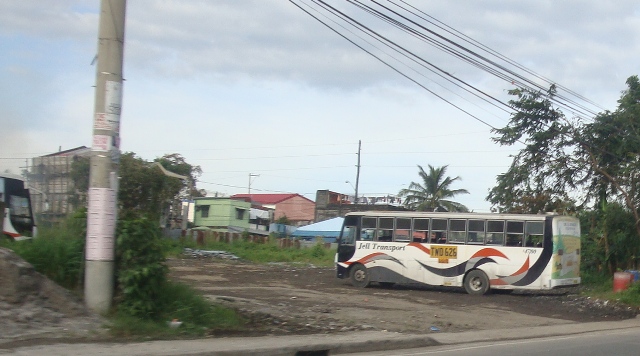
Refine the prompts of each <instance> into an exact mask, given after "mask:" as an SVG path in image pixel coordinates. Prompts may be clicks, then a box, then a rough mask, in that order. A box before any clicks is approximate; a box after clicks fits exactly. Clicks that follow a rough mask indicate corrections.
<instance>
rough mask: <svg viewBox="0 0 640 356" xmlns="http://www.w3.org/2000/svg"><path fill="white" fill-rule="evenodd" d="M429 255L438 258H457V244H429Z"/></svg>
mask: <svg viewBox="0 0 640 356" xmlns="http://www.w3.org/2000/svg"><path fill="white" fill-rule="evenodd" d="M431 257H432V258H438V259H449V258H453V259H456V258H458V246H439V245H431Z"/></svg>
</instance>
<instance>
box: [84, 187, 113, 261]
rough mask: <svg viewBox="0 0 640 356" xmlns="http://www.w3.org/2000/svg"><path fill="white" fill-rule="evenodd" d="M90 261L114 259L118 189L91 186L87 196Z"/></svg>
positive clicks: (88, 252) (87, 257)
mask: <svg viewBox="0 0 640 356" xmlns="http://www.w3.org/2000/svg"><path fill="white" fill-rule="evenodd" d="M87 198H88V199H87V200H88V211H87V247H86V259H87V260H88V261H113V260H114V245H115V231H116V191H115V190H114V189H109V188H90V189H89V192H88V196H87Z"/></svg>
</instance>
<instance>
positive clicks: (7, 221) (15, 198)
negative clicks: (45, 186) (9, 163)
mask: <svg viewBox="0 0 640 356" xmlns="http://www.w3.org/2000/svg"><path fill="white" fill-rule="evenodd" d="M0 213H1V214H2V215H1V216H0V217H1V219H0V224H2V225H1V226H0V227H1V228H2V235H4V236H6V237H8V238H9V239H11V240H14V241H20V240H28V239H31V238H33V237H34V236H35V235H36V231H37V227H36V224H35V220H34V218H33V210H32V209H31V197H30V196H29V189H27V186H26V184H25V182H24V180H23V179H22V178H21V177H20V176H16V175H12V174H8V173H0ZM2 235H0V238H1V237H2Z"/></svg>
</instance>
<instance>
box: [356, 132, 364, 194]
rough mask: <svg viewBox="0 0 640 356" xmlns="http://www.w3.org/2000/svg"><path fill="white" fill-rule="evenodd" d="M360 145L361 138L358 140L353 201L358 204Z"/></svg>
mask: <svg viewBox="0 0 640 356" xmlns="http://www.w3.org/2000/svg"><path fill="white" fill-rule="evenodd" d="M361 147H362V140H358V165H357V166H356V167H357V168H358V170H357V171H356V196H355V203H356V204H358V184H359V183H360V149H361Z"/></svg>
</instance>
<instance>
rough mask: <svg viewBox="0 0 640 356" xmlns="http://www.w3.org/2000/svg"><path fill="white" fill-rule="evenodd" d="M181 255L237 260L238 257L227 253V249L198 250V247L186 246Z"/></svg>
mask: <svg viewBox="0 0 640 356" xmlns="http://www.w3.org/2000/svg"><path fill="white" fill-rule="evenodd" d="M182 254H183V255H186V256H189V257H193V258H206V257H211V258H221V259H225V260H239V259H240V257H238V256H236V255H234V254H232V253H229V252H227V251H214V250H199V249H195V250H194V249H191V248H188V247H185V249H184V250H183V252H182Z"/></svg>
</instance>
